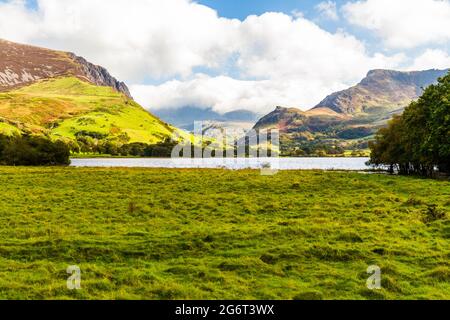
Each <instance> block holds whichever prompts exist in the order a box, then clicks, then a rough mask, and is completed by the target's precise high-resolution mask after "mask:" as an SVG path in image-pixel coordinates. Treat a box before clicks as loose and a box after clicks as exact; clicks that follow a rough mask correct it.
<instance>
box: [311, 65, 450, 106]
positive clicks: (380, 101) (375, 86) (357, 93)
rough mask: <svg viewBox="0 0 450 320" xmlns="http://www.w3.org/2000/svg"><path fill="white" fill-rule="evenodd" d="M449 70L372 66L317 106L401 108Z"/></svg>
mask: <svg viewBox="0 0 450 320" xmlns="http://www.w3.org/2000/svg"><path fill="white" fill-rule="evenodd" d="M448 71H449V70H448V69H447V70H436V69H431V70H425V71H407V72H406V71H395V70H386V69H375V70H371V71H369V72H368V73H367V76H366V77H365V78H364V79H363V80H361V82H360V83H358V84H357V85H356V86H354V87H351V88H349V89H347V90H343V91H339V92H336V93H333V94H331V95H329V96H328V97H326V98H325V99H324V100H322V101H321V102H320V103H319V104H318V105H317V106H316V107H315V108H324V107H325V108H329V109H331V110H334V111H336V112H338V113H343V114H359V113H367V112H369V113H370V112H371V110H374V109H377V108H384V109H390V110H396V109H401V108H404V107H406V106H407V105H408V104H409V103H410V102H411V101H412V100H415V99H417V98H418V97H419V96H420V95H421V94H422V92H423V89H424V88H426V87H428V86H429V85H431V84H434V83H436V81H437V79H438V78H439V77H442V76H444V75H446V74H447V72H448Z"/></svg>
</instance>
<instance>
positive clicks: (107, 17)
mask: <svg viewBox="0 0 450 320" xmlns="http://www.w3.org/2000/svg"><path fill="white" fill-rule="evenodd" d="M37 3H38V6H39V9H38V10H37V11H34V10H31V9H29V8H27V7H26V4H25V1H17V0H13V1H8V2H6V3H5V4H2V5H0V17H1V19H0V37H5V38H7V39H9V40H13V41H21V42H27V43H32V44H38V45H45V46H49V47H51V48H55V49H61V50H70V51H75V52H77V53H78V54H80V55H83V56H85V57H87V58H89V59H90V60H92V61H93V62H95V63H97V64H102V65H106V66H107V67H108V68H109V69H110V70H111V71H112V72H113V73H114V74H117V75H118V76H119V77H120V78H122V79H125V80H129V81H141V80H142V79H144V78H146V77H152V78H167V77H173V76H182V77H184V76H188V75H190V74H191V72H192V70H193V69H194V68H196V67H207V68H217V67H219V66H220V64H221V63H222V62H223V61H225V60H226V59H227V57H228V56H229V55H230V53H231V52H232V51H233V49H234V48H233V41H232V39H233V38H235V37H234V35H233V33H234V29H235V28H236V27H237V26H238V25H239V22H238V20H230V19H223V18H219V17H218V16H217V13H216V11H214V10H212V9H210V8H208V7H206V6H202V5H199V4H197V3H195V2H192V1H187V0H133V1H129V0H114V1H108V3H107V5H106V2H105V1H104V0H38V1H37Z"/></svg>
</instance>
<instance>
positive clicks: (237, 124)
mask: <svg viewBox="0 0 450 320" xmlns="http://www.w3.org/2000/svg"><path fill="white" fill-rule="evenodd" d="M153 113H154V114H155V115H156V116H158V117H159V118H161V119H163V120H164V121H166V122H169V123H172V124H173V125H175V126H177V127H178V128H182V129H185V130H188V131H192V130H194V122H196V121H202V122H204V126H205V127H211V128H212V127H214V128H216V129H218V128H219V127H220V128H232V129H242V130H249V129H251V128H252V127H253V125H254V124H255V122H256V121H257V120H258V118H259V117H260V116H261V115H259V114H256V113H254V112H251V111H247V110H236V111H231V112H227V113H225V114H220V113H218V112H215V111H214V110H212V108H206V109H205V108H199V107H191V106H186V107H182V108H178V109H167V110H155V111H153Z"/></svg>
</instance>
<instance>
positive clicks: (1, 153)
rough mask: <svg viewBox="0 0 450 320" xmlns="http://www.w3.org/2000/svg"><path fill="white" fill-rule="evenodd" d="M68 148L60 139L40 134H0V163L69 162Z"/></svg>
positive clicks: (53, 163) (28, 164)
mask: <svg viewBox="0 0 450 320" xmlns="http://www.w3.org/2000/svg"><path fill="white" fill-rule="evenodd" d="M69 157H70V149H69V147H68V146H67V145H66V144H65V143H64V142H62V141H55V142H53V141H51V140H50V139H47V138H45V137H42V136H32V135H23V136H13V137H6V136H0V163H1V164H4V165H11V166H41V165H68V164H70V159H69Z"/></svg>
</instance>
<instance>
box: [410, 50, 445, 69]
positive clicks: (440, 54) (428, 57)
mask: <svg viewBox="0 0 450 320" xmlns="http://www.w3.org/2000/svg"><path fill="white" fill-rule="evenodd" d="M449 68H450V56H449V54H448V53H447V52H445V51H442V50H438V49H427V50H426V51H425V52H424V53H423V54H421V55H420V56H418V57H417V58H416V59H415V60H414V63H413V64H412V66H411V67H410V68H408V69H409V70H428V69H449Z"/></svg>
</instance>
